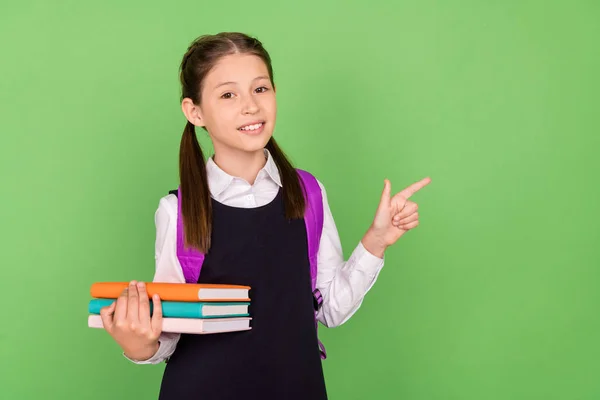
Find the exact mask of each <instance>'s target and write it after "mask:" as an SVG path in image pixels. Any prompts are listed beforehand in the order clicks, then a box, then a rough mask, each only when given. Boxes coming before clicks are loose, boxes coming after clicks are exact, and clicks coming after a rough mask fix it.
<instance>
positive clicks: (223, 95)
mask: <svg viewBox="0 0 600 400" xmlns="http://www.w3.org/2000/svg"><path fill="white" fill-rule="evenodd" d="M221 98H222V99H231V98H233V93H231V92H227V93H223V94H222V95H221Z"/></svg>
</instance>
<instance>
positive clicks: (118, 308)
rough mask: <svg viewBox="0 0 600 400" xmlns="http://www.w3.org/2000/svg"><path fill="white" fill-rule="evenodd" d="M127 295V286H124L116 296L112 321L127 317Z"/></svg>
mask: <svg viewBox="0 0 600 400" xmlns="http://www.w3.org/2000/svg"><path fill="white" fill-rule="evenodd" d="M128 297H129V288H128V287H126V288H125V289H123V291H122V292H121V295H120V296H119V297H117V300H116V301H115V303H116V305H115V314H114V316H113V320H114V321H123V320H125V319H126V318H127V299H128Z"/></svg>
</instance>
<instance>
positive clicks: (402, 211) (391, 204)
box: [317, 178, 431, 327]
mask: <svg viewBox="0 0 600 400" xmlns="http://www.w3.org/2000/svg"><path fill="white" fill-rule="evenodd" d="M430 181H431V180H430V178H425V179H422V180H421V181H419V182H416V183H414V184H412V185H410V186H409V187H407V188H406V189H404V190H402V191H401V192H399V193H397V194H396V195H394V196H391V183H390V182H389V181H388V180H387V179H386V180H385V184H384V189H383V193H382V194H381V199H380V202H379V206H378V207H377V210H376V212H375V217H374V219H373V223H372V224H371V225H370V226H369V229H368V230H367V232H366V233H365V236H364V237H363V238H362V240H361V242H360V243H359V244H358V246H357V247H356V248H355V249H354V252H353V253H352V255H351V256H350V258H349V259H348V260H347V261H344V257H343V254H342V246H341V244H340V238H339V235H338V232H337V229H336V227H335V223H334V221H333V216H332V215H331V210H330V208H329V204H328V202H327V194H326V192H325V188H324V187H323V185H322V184H321V183H320V182H319V186H321V192H322V194H323V233H322V235H321V243H320V247H319V251H318V253H317V263H318V266H317V267H318V274H317V288H318V289H319V290H320V291H321V295H322V296H323V305H322V307H321V310H320V311H319V313H318V314H317V318H318V320H319V321H321V322H322V323H323V324H324V325H325V326H328V327H335V326H339V325H341V324H343V323H344V322H346V321H347V320H348V319H349V318H350V317H351V316H352V315H353V314H354V313H355V312H356V311H357V310H358V308H359V307H360V306H361V304H362V301H363V298H364V296H365V295H366V294H367V292H368V291H369V290H370V289H371V287H372V286H373V284H374V283H375V281H376V279H377V277H378V275H379V272H380V271H381V269H382V268H383V256H384V252H385V250H386V249H387V248H388V247H389V246H391V245H393V244H394V243H395V242H396V241H397V240H398V239H399V238H400V237H402V236H403V235H404V234H405V233H406V232H408V231H409V230H411V229H414V228H416V227H417V226H418V225H419V214H418V213H417V209H418V206H417V204H416V203H415V202H412V201H409V200H408V199H409V198H410V197H411V196H412V195H413V194H415V193H416V192H417V191H419V190H420V189H422V188H423V187H425V186H426V185H428V184H429V183H430Z"/></svg>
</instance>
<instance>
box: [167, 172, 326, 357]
mask: <svg viewBox="0 0 600 400" xmlns="http://www.w3.org/2000/svg"><path fill="white" fill-rule="evenodd" d="M297 172H298V176H299V177H300V182H301V183H302V187H303V191H304V198H305V199H306V210H305V213H304V223H305V225H306V235H307V240H308V261H309V264H310V282H311V289H312V291H313V297H314V308H315V314H314V317H315V328H316V329H317V330H318V327H319V324H318V321H317V313H318V312H319V310H320V308H321V305H322V304H323V296H322V295H321V292H320V291H319V289H317V287H316V286H317V254H318V252H319V244H320V242H321V234H322V232H323V195H322V193H321V187H320V186H319V183H318V181H317V179H316V178H315V177H314V176H313V175H311V174H310V173H308V172H306V171H303V170H300V169H298V170H297ZM169 193H170V194H174V195H175V196H177V258H178V259H179V263H180V264H181V269H182V271H183V276H184V277H185V281H186V283H197V282H198V278H199V277H200V271H201V270H202V264H203V263H204V254H203V253H201V252H200V251H198V250H197V249H195V248H191V247H187V248H186V247H185V246H184V243H185V242H184V229H183V218H182V215H181V187H179V188H178V189H177V190H171V191H169ZM318 342H319V350H320V353H321V358H322V359H325V358H327V353H326V351H325V346H324V345H323V343H321V341H320V340H319V341H318Z"/></svg>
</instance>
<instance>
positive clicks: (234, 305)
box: [88, 282, 251, 334]
mask: <svg viewBox="0 0 600 400" xmlns="http://www.w3.org/2000/svg"><path fill="white" fill-rule="evenodd" d="M128 285H129V283H128V282H96V283H93V284H92V287H91V289H90V294H91V295H92V297H93V299H92V300H90V303H89V305H88V312H89V315H88V326H89V327H90V328H104V326H103V324H102V317H101V316H100V310H101V309H102V308H103V307H106V306H110V305H111V304H112V303H113V302H114V301H116V299H117V298H118V297H119V296H120V295H121V293H122V292H123V290H124V289H126V288H127V287H128ZM146 292H147V293H148V301H149V305H150V314H151V315H152V313H153V309H154V306H153V303H152V296H153V295H154V294H158V295H159V297H160V300H161V308H162V314H163V322H162V331H163V332H173V333H189V334H207V333H222V332H235V331H244V330H249V329H251V326H250V320H251V317H250V314H249V306H250V287H249V286H241V285H221V284H200V283H199V284H192V283H166V282H164V283H163V282H149V283H146Z"/></svg>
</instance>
